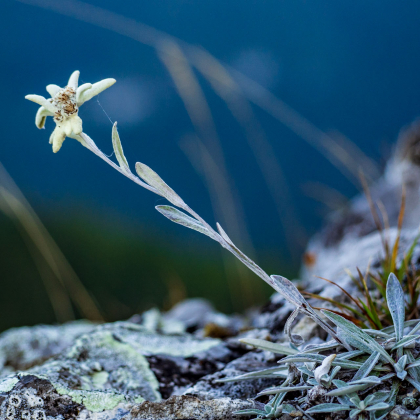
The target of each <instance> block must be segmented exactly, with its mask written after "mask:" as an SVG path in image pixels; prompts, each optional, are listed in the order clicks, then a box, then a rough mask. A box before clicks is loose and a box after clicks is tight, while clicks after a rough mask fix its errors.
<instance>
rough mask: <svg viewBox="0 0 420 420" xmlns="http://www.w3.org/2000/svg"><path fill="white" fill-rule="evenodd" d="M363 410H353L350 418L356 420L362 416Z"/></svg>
mask: <svg viewBox="0 0 420 420" xmlns="http://www.w3.org/2000/svg"><path fill="white" fill-rule="evenodd" d="M361 412H362V410H359V409H358V408H355V409H354V410H351V411H350V413H349V417H350V418H351V419H354V418H355V417H356V416H357V415H358V414H360V413H361Z"/></svg>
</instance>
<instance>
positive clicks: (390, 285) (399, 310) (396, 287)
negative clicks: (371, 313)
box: [386, 273, 405, 342]
mask: <svg viewBox="0 0 420 420" xmlns="http://www.w3.org/2000/svg"><path fill="white" fill-rule="evenodd" d="M386 300H387V303H388V308H389V311H390V312H391V316H392V320H393V321H394V327H395V336H396V340H397V342H398V341H400V340H401V338H402V337H403V334H404V320H405V303H404V291H403V289H402V287H401V284H400V282H399V280H398V279H397V277H396V276H395V274H394V273H391V274H390V275H389V277H388V282H387V285H386Z"/></svg>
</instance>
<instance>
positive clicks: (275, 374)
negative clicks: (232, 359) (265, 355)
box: [215, 367, 288, 383]
mask: <svg viewBox="0 0 420 420" xmlns="http://www.w3.org/2000/svg"><path fill="white" fill-rule="evenodd" d="M287 371H288V369H287V368H281V367H275V368H270V369H264V370H258V371H256V372H249V373H244V374H243V375H238V376H234V377H232V378H223V379H216V380H215V382H220V383H224V382H236V381H244V380H248V379H257V378H284V379H285V378H287V373H288V372H287Z"/></svg>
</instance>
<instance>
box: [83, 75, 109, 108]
mask: <svg viewBox="0 0 420 420" xmlns="http://www.w3.org/2000/svg"><path fill="white" fill-rule="evenodd" d="M115 82H116V80H115V79H104V80H101V81H100V82H97V83H94V84H93V85H92V87H91V88H90V89H88V90H85V91H84V92H82V93H81V94H80V95H79V101H80V103H79V101H78V103H77V105H79V106H80V105H82V104H83V103H85V102H86V101H88V100H89V99H92V98H93V97H94V96H96V95H98V94H100V93H101V92H102V91H104V90H105V89H108V88H109V87H111V86H112V85H113V84H114V83H115Z"/></svg>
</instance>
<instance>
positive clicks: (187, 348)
mask: <svg viewBox="0 0 420 420" xmlns="http://www.w3.org/2000/svg"><path fill="white" fill-rule="evenodd" d="M103 328H104V329H112V330H113V331H114V334H117V335H118V337H119V338H120V339H122V340H123V341H124V342H126V343H129V344H130V345H131V346H132V347H133V348H135V349H136V350H137V351H138V352H140V353H142V354H145V355H158V354H166V355H169V356H174V357H192V356H194V355H195V354H197V353H200V352H204V351H207V350H209V349H211V348H212V347H215V346H217V345H219V344H220V343H221V341H220V340H219V339H216V338H206V339H198V338H196V337H194V336H192V335H191V334H173V335H165V334H159V333H155V332H151V331H150V330H148V329H146V328H144V327H142V326H140V325H134V324H131V323H128V322H116V323H115V324H107V325H105V326H103Z"/></svg>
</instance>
